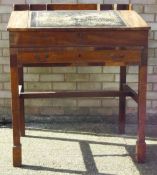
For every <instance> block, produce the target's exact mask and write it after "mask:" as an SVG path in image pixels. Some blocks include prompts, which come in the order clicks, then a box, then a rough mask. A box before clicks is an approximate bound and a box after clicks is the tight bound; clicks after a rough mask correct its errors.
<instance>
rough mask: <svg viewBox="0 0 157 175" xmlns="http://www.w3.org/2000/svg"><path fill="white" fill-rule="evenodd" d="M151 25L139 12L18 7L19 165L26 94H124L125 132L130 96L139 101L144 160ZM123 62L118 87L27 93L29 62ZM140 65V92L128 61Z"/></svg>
mask: <svg viewBox="0 0 157 175" xmlns="http://www.w3.org/2000/svg"><path fill="white" fill-rule="evenodd" d="M148 30H149V27H148V25H147V24H146V22H145V21H144V20H143V19H142V18H141V17H140V16H139V15H138V14H137V13H136V12H135V11H129V10H126V11H120V10H111V11H96V10H95V11H93V10H88V11H29V10H28V11H13V12H12V14H11V17H10V21H9V24H8V31H9V33H10V68H11V91H12V115H13V118H12V119H13V144H14V145H13V165H14V166H21V163H22V158H21V157H22V152H21V144H20V136H24V135H25V127H24V99H25V98H43V97H44V98H61V97H63V98H65V97H119V132H120V133H124V132H125V103H126V102H125V100H126V96H130V97H132V98H133V100H135V101H136V102H137V103H138V132H137V143H136V157H137V161H138V162H144V160H145V153H146V143H145V118H146V87H147V51H148ZM78 65H79V66H87V65H88V66H102V65H103V66H120V89H119V90H117V91H79V92H76V91H75V92H74V91H72V92H71V91H68V92H64V91H61V92H25V91H24V86H23V84H24V83H23V67H30V66H31V67H37V66H40V67H41V66H78ZM129 65H138V66H139V82H138V93H136V92H135V91H134V90H133V89H131V88H130V87H129V86H128V85H127V84H126V66H129Z"/></svg>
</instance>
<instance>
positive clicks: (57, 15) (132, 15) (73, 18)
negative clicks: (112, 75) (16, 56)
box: [7, 10, 149, 31]
mask: <svg viewBox="0 0 157 175" xmlns="http://www.w3.org/2000/svg"><path fill="white" fill-rule="evenodd" d="M19 19H20V20H19ZM56 28H57V29H63V28H66V29H69V28H74V29H76V28H88V29H89V28H99V29H103V28H109V29H110V28H112V29H139V28H140V29H141V28H142V29H148V28H149V26H148V25H147V23H146V22H145V21H144V20H143V19H142V18H141V17H140V16H139V15H138V14H137V13H136V12H135V11H129V10H128V11H127V10H126V11H115V10H109V11H96V10H91V11H14V12H12V14H11V17H10V20H9V23H8V27H7V29H8V30H9V31H14V30H16V31H17V30H39V29H44V30H46V29H56Z"/></svg>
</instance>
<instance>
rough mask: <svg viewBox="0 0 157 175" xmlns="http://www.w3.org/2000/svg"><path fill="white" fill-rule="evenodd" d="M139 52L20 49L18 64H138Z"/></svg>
mask: <svg viewBox="0 0 157 175" xmlns="http://www.w3.org/2000/svg"><path fill="white" fill-rule="evenodd" d="M140 61H141V51H140V50H138V49H136V50H107V49H102V48H94V47H82V48H80V47H75V48H71V47H68V48H67V47H66V48H62V49H61V48H51V49H47V50H44V49H36V50H30V49H27V50H26V49H21V50H20V51H19V54H18V63H19V64H26V65H29V64H62V63H63V64H71V65H88V64H93V65H100V64H101V65H127V64H132V65H134V64H139V63H140Z"/></svg>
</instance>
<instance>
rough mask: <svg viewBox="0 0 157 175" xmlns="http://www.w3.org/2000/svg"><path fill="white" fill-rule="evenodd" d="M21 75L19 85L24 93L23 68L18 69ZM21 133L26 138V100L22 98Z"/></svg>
mask: <svg viewBox="0 0 157 175" xmlns="http://www.w3.org/2000/svg"><path fill="white" fill-rule="evenodd" d="M18 73H19V85H21V86H22V89H21V91H22V92H23V91H24V82H23V67H19V68H18ZM20 133H21V136H25V116H24V98H20Z"/></svg>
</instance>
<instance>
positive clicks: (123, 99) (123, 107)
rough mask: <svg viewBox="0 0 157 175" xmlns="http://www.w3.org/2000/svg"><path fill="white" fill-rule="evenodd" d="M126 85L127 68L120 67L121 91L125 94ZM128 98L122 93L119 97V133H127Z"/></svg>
mask: <svg viewBox="0 0 157 175" xmlns="http://www.w3.org/2000/svg"><path fill="white" fill-rule="evenodd" d="M124 84H126V66H121V67H120V91H121V92H124V86H123V85H124ZM125 110H126V96H125V94H124V93H122V94H121V95H120V97H119V133H120V134H124V133H125V120H126V119H125V118H126V114H125V113H126V111H125Z"/></svg>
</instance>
